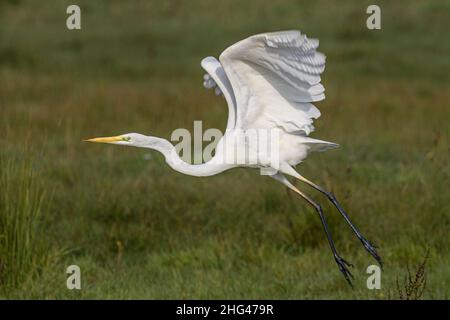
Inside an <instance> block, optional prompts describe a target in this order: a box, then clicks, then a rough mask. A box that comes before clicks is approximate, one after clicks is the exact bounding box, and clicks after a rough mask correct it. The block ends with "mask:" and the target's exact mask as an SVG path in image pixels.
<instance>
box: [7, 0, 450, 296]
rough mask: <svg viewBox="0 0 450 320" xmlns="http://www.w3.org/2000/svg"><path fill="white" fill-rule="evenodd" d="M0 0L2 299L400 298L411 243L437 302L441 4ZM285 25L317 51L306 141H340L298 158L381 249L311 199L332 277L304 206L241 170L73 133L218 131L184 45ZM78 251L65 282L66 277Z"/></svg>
mask: <svg viewBox="0 0 450 320" xmlns="http://www.w3.org/2000/svg"><path fill="white" fill-rule="evenodd" d="M73 2H74V1H56V0H55V1H40V2H38V1H25V0H15V1H12V0H11V1H5V0H0V26H1V28H0V133H1V134H0V161H1V167H0V170H1V172H0V178H1V179H0V193H1V197H0V199H1V200H0V201H1V202H0V297H1V298H44V299H47V298H58V299H60V298H62V299H82V298H102V299H109V298H125V299H129V298H145V299H164V298H195V299H197V298H210V299H216V298H221V299H231V298H252V299H259V298H265V299H271V298H273V299H334V298H336V299H352V298H356V299H398V298H400V295H399V292H398V289H397V286H396V280H397V279H399V280H400V282H402V281H403V278H404V276H405V275H406V274H407V268H408V266H409V267H410V269H411V271H412V272H414V271H415V268H416V266H417V265H418V264H419V263H421V262H422V261H423V260H424V258H425V256H426V252H427V250H429V260H428V263H427V265H426V277H427V280H426V288H425V292H424V296H423V298H425V299H444V298H446V299H448V298H450V289H449V288H450V241H449V231H450V195H449V190H450V163H449V153H450V145H449V142H450V139H449V137H450V135H449V120H450V90H449V89H450V76H449V70H450V59H449V57H450V42H449V41H448V31H449V29H450V6H449V3H448V1H437V0H433V1H426V2H425V1H416V2H413V1H395V2H394V1H389V2H388V1H381V2H377V3H378V4H379V5H380V6H381V10H382V29H381V30H378V31H370V30H368V29H367V28H366V26H365V23H366V18H367V14H366V13H365V11H366V8H367V6H368V5H369V4H371V3H372V2H373V1H341V2H339V4H337V2H336V3H335V4H334V5H333V4H331V3H330V2H329V1H323V0H322V1H284V0H277V1H270V2H264V4H263V2H260V1H256V0H255V1H237V0H236V1H221V2H218V1H206V0H205V1H153V0H152V1H128V2H125V1H119V0H115V1H87V0H83V1H82V0H78V1H76V3H78V4H79V5H80V7H81V10H82V30H80V31H68V30H67V29H66V27H65V19H66V17H67V15H66V13H65V11H66V7H67V5H69V4H72V3H73ZM283 29H300V30H302V31H303V32H305V33H306V34H308V36H310V37H315V38H319V39H320V41H321V46H320V50H321V51H322V52H324V53H325V54H326V55H327V69H326V71H325V74H324V76H323V83H324V86H325V88H326V90H327V99H326V100H325V101H323V102H320V103H318V104H317V106H318V107H319V108H320V109H321V111H322V117H321V118H320V119H319V120H318V121H316V123H315V124H316V132H315V133H314V134H313V137H317V138H321V139H325V140H329V141H334V142H337V143H339V144H340V145H341V148H340V149H337V150H333V151H329V152H327V153H324V154H314V155H312V156H311V157H310V158H309V159H308V160H307V161H306V162H305V163H303V164H301V165H300V166H298V167H297V169H298V170H299V171H300V172H301V173H302V174H304V175H305V176H306V177H309V178H310V179H312V180H313V181H316V182H317V183H319V184H322V185H324V186H326V187H327V188H328V189H330V190H332V191H333V192H334V193H335V194H336V195H337V197H338V199H340V200H341V202H342V204H343V206H344V207H345V208H346V209H347V211H348V213H349V214H350V216H351V217H352V219H353V221H354V222H355V223H356V224H357V225H358V226H359V227H360V229H361V230H362V231H363V233H364V234H366V236H367V237H368V238H369V239H371V240H372V241H373V242H375V243H376V244H377V245H378V246H379V248H380V249H379V252H380V254H381V256H382V257H383V259H384V261H385V268H384V271H383V273H382V288H381V290H368V289H367V288H366V279H367V276H368V275H367V274H366V273H365V270H366V268H367V266H368V265H370V264H373V263H374V261H373V260H372V259H371V257H370V256H369V255H368V254H367V253H366V252H365V251H364V249H363V248H362V246H361V245H360V243H359V241H358V240H357V239H356V238H355V237H354V236H353V234H352V233H351V232H350V230H349V229H348V228H347V226H346V225H345V223H344V221H343V219H342V218H341V217H340V216H339V214H338V212H337V211H336V210H335V209H334V208H332V207H331V206H330V205H329V204H328V203H327V201H326V199H325V198H323V197H322V196H321V195H319V194H317V193H315V192H313V191H311V190H309V189H306V188H303V189H304V190H305V191H306V190H307V191H308V192H309V193H310V194H311V195H312V196H313V197H314V198H315V199H316V200H320V202H321V203H322V204H323V207H324V210H325V212H326V214H327V218H328V221H329V224H330V228H331V232H332V233H333V236H334V239H335V241H336V244H337V246H338V248H339V249H340V251H341V253H342V255H343V257H344V258H346V259H347V260H349V261H350V262H352V263H353V264H354V265H355V268H354V269H353V273H354V275H355V278H356V279H355V282H354V284H355V289H354V290H351V289H350V288H349V287H348V285H347V284H346V282H345V280H344V278H343V277H342V275H341V274H340V273H339V270H338V269H337V267H336V265H335V263H334V260H333V258H332V256H331V254H330V251H329V248H328V244H327V242H326V239H325V236H324V234H323V231H322V229H321V225H320V221H319V219H318V217H317V216H316V214H315V213H314V212H313V210H311V209H310V208H309V207H308V206H307V205H306V204H305V203H304V202H303V201H302V200H301V199H297V198H295V197H293V196H288V194H287V191H286V189H285V188H283V187H282V186H281V185H280V184H278V183H276V182H275V181H273V180H272V179H269V178H266V177H262V176H260V175H259V173H258V172H257V171H255V170H245V169H237V170H233V171H230V172H226V173H224V174H221V175H218V176H215V177H211V178H207V179H201V178H193V177H187V176H183V175H181V174H178V173H176V172H174V171H172V170H171V169H170V168H168V167H167V166H166V164H165V163H164V161H163V158H162V156H160V155H159V154H157V153H153V152H149V151H146V150H143V149H134V148H123V147H118V146H107V145H92V144H86V143H83V142H81V140H82V139H85V138H90V137H95V136H102V135H116V134H122V133H126V132H141V133H145V134H149V135H155V136H162V137H164V138H169V137H170V134H171V132H172V130H174V129H176V128H187V129H189V130H192V129H193V121H194V120H203V127H204V129H206V128H219V129H221V130H223V129H224V127H225V124H226V120H225V119H226V115H227V109H226V105H225V102H224V100H223V99H218V98H217V97H215V96H214V95H213V94H212V93H211V92H210V91H206V90H205V89H204V88H203V86H202V75H203V72H202V69H201V68H200V65H199V62H200V60H201V59H202V58H203V57H205V56H208V55H214V56H218V55H219V54H220V52H221V51H222V50H223V49H224V48H225V47H226V46H228V45H230V44H232V43H234V42H235V41H237V40H240V39H242V38H244V37H246V36H248V35H251V34H254V33H260V32H266V31H275V30H283ZM72 264H76V265H79V266H80V268H81V272H82V290H73V291H71V290H68V289H67V288H66V277H67V275H66V273H65V270H66V268H67V266H69V265H72Z"/></svg>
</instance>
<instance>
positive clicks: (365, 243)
mask: <svg viewBox="0 0 450 320" xmlns="http://www.w3.org/2000/svg"><path fill="white" fill-rule="evenodd" d="M298 179H299V180H301V181H303V182H305V183H306V184H308V185H309V186H311V187H313V188H314V189H316V190H318V191H320V192H321V193H323V194H324V195H325V196H326V197H327V198H328V199H329V200H330V201H331V203H333V205H334V206H335V207H336V209H338V211H339V212H340V214H341V215H342V216H343V217H344V219H345V221H346V222H347V224H348V225H349V226H350V228H351V229H352V231H353V232H354V233H355V235H356V236H357V237H358V239H359V240H360V241H361V243H362V244H363V246H364V248H365V249H366V250H367V251H368V252H369V253H370V254H371V255H372V257H374V259H375V260H377V262H378V264H379V265H380V267H381V268H383V262H382V260H381V257H380V256H379V255H378V253H377V251H376V246H374V245H373V244H372V243H370V241H369V240H367V239H366V238H365V237H364V236H363V235H362V234H361V232H360V231H359V230H358V228H357V227H356V226H355V225H354V224H353V222H352V221H351V220H350V218H349V216H348V215H347V213H346V212H345V210H344V209H343V208H342V207H341V205H340V204H339V202H338V201H337V199H336V197H335V196H334V195H333V194H332V193H331V192H328V191H326V190H325V189H323V188H322V187H320V186H318V185H316V184H315V183H313V182H311V181H309V180H308V179H306V178H304V177H302V176H300V177H298Z"/></svg>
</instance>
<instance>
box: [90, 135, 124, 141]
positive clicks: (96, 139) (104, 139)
mask: <svg viewBox="0 0 450 320" xmlns="http://www.w3.org/2000/svg"><path fill="white" fill-rule="evenodd" d="M84 141H88V142H100V143H113V142H118V141H123V137H122V136H115V137H101V138H92V139H87V140H84Z"/></svg>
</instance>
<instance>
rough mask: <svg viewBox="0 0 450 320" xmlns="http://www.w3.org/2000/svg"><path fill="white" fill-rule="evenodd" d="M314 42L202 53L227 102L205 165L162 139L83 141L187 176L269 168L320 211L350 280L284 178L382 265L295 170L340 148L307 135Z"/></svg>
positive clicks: (275, 39) (316, 57)
mask: <svg viewBox="0 0 450 320" xmlns="http://www.w3.org/2000/svg"><path fill="white" fill-rule="evenodd" d="M318 45H319V41H318V40H315V39H308V38H307V37H306V36H305V35H302V34H301V33H300V32H299V31H295V30H293V31H281V32H273V33H264V34H258V35H254V36H251V37H249V38H247V39H244V40H242V41H239V42H237V43H236V44H234V45H232V46H230V47H228V48H227V49H226V50H224V52H223V53H222V54H221V55H220V58H219V60H217V59H215V58H214V57H207V58H205V59H203V60H202V62H201V65H202V67H203V68H204V69H205V71H206V72H207V73H208V74H207V75H206V76H205V77H204V79H205V82H204V85H205V87H207V88H211V89H214V91H215V92H216V94H223V96H224V98H225V100H226V101H227V104H228V111H229V112H228V121H227V127H226V132H225V134H224V135H223V137H222V138H221V140H220V141H219V142H218V144H217V147H216V149H215V155H214V157H212V159H210V160H209V161H207V162H205V163H203V164H189V163H186V162H185V161H183V160H182V159H181V158H180V157H179V155H178V153H177V152H176V150H175V147H174V146H173V145H172V144H171V143H170V142H169V141H167V140H165V139H161V138H157V137H150V136H145V135H141V134H137V133H129V134H124V135H120V136H115V137H107V138H95V139H89V140H88V141H93V142H107V143H114V144H120V145H128V146H136V147H143V148H150V149H154V150H157V151H159V152H161V153H162V154H163V155H164V157H165V160H166V162H167V164H168V165H169V166H170V167H172V168H173V169H174V170H176V171H178V172H181V173H183V174H187V175H192V176H198V177H202V176H211V175H215V174H218V173H220V172H223V171H225V170H229V169H232V168H235V167H252V168H266V169H271V170H272V171H271V172H272V174H271V175H270V176H271V177H272V178H274V179H276V180H277V181H279V182H281V183H283V184H284V185H285V186H287V187H288V188H290V189H291V190H293V191H294V192H296V193H297V194H299V195H300V196H301V197H303V198H304V199H305V200H306V201H308V202H309V203H310V204H311V205H312V206H313V207H314V208H315V209H316V210H317V212H318V214H319V216H320V218H321V221H322V224H323V227H324V230H325V233H326V235H327V238H328V241H329V243H330V247H331V249H332V251H333V255H334V258H335V260H336V262H337V263H338V266H339V269H340V270H341V272H342V273H343V274H344V276H345V278H346V279H347V281H348V282H349V283H350V277H351V273H350V271H349V270H348V266H349V265H350V264H348V263H347V262H346V261H345V260H344V259H342V258H341V257H340V256H339V255H338V253H337V250H336V248H335V246H334V243H333V241H332V239H331V235H330V233H329V230H328V227H327V224H326V220H325V216H324V215H323V212H322V209H321V207H320V205H318V204H317V203H316V202H314V201H313V200H312V199H311V198H309V197H308V196H307V195H305V194H304V193H303V192H301V191H300V190H298V189H297V188H296V187H295V186H294V185H292V184H291V183H290V182H289V180H287V178H286V175H288V176H292V177H294V178H296V179H298V180H301V181H302V182H304V183H307V184H308V185H310V186H311V187H313V188H315V189H317V190H319V191H320V192H322V193H323V194H325V195H326V196H327V198H328V199H329V200H330V201H331V202H332V203H333V204H334V205H335V206H336V208H337V209H338V210H339V212H340V213H341V214H342V216H343V217H344V218H345V220H346V221H347V222H348V224H349V225H350V227H351V228H352V230H353V231H354V232H355V234H356V235H357V237H358V238H359V240H360V241H361V242H362V243H363V245H364V247H365V248H366V249H367V250H368V251H369V252H370V253H371V254H372V256H374V257H375V258H376V259H377V260H378V261H379V262H380V264H381V260H380V258H379V256H378V254H377V253H376V251H375V249H374V247H373V246H372V245H371V244H370V243H369V242H368V241H367V240H366V239H365V238H364V237H363V236H362V235H361V234H360V232H359V231H358V229H357V228H356V227H355V226H354V225H353V224H352V223H351V222H350V219H349V218H348V216H347V214H346V213H345V211H344V210H343V209H342V207H341V206H340V205H339V203H338V202H337V200H336V198H335V197H334V195H333V194H331V193H330V192H327V191H326V190H324V189H323V188H321V187H319V186H318V185H316V184H314V183H312V182H311V181H309V180H307V179H306V178H304V177H303V176H301V175H300V174H299V173H297V172H296V171H295V169H294V168H293V167H294V166H296V165H297V164H299V163H300V162H302V161H303V160H304V159H305V158H306V157H307V156H308V154H309V153H310V152H314V151H325V150H328V149H331V148H335V147H337V146H338V145H337V144H335V143H332V142H327V141H322V140H318V139H314V138H311V137H309V134H310V133H311V132H312V131H313V130H314V126H313V120H314V119H317V118H318V117H319V116H320V111H319V110H318V109H317V108H316V107H315V106H314V105H313V104H312V103H313V102H317V101H321V100H323V99H324V98H325V95H324V90H325V89H324V87H323V86H322V84H321V83H320V81H321V78H320V75H321V74H322V72H323V71H324V69H325V55H323V54H322V53H320V52H318V51H317V50H316V49H317V47H318Z"/></svg>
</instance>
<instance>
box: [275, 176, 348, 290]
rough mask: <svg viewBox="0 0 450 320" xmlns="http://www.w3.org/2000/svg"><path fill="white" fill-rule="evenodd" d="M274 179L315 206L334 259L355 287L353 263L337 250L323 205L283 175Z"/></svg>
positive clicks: (346, 278)
mask: <svg viewBox="0 0 450 320" xmlns="http://www.w3.org/2000/svg"><path fill="white" fill-rule="evenodd" d="M272 177H273V178H274V179H276V180H278V181H280V182H281V183H283V184H284V185H286V186H287V187H288V188H289V189H291V190H293V191H295V192H296V193H297V194H299V195H300V196H301V197H302V198H303V199H305V200H306V201H307V202H308V203H309V204H310V205H312V206H313V208H314V209H315V210H316V212H317V213H318V215H319V217H320V221H321V222H322V227H323V229H324V231H325V235H326V236H327V240H328V243H329V245H330V248H331V251H332V252H333V256H334V260H335V261H336V263H337V265H338V267H339V270H340V271H341V272H342V274H343V275H344V277H345V280H347V282H348V284H349V285H350V286H351V287H352V288H353V284H352V281H351V279H353V275H352V273H351V272H350V270H349V267H353V265H352V264H351V263H349V262H347V261H346V260H345V259H344V258H342V257H341V256H340V255H339V254H338V252H337V250H336V246H335V245H334V241H333V239H332V237H331V233H330V230H329V229H328V224H327V220H326V218H325V215H324V214H323V210H322V207H321V206H320V205H319V204H318V203H316V202H315V201H314V200H312V199H311V198H310V197H308V196H307V195H306V194H304V193H303V192H301V191H300V190H298V189H297V188H296V187H295V186H293V185H292V184H291V183H290V182H289V181H288V180H287V179H286V178H285V177H284V176H283V175H275V176H272Z"/></svg>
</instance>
